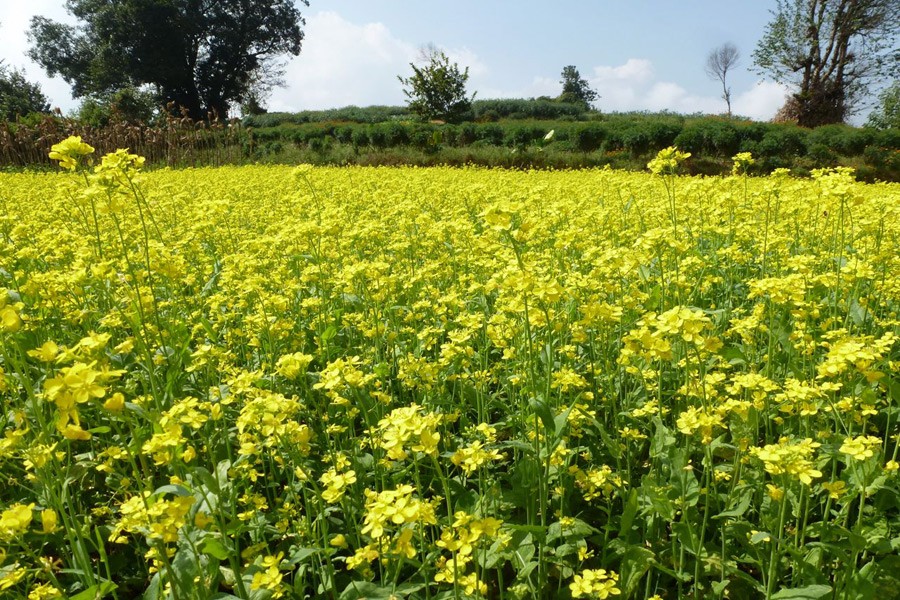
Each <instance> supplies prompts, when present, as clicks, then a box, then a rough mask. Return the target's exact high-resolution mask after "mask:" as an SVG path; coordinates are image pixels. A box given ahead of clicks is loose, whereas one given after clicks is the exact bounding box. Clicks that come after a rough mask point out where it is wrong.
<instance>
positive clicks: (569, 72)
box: [558, 65, 600, 109]
mask: <svg viewBox="0 0 900 600" xmlns="http://www.w3.org/2000/svg"><path fill="white" fill-rule="evenodd" d="M560 76H561V77H562V79H561V80H560V81H559V82H560V83H561V84H562V93H561V94H560V95H559V98H558V100H559V101H560V102H568V103H571V104H579V105H581V106H583V107H585V108H586V109H587V108H590V107H591V105H592V104H593V103H594V101H595V100H597V98H599V97H600V95H599V94H598V93H597V92H595V91H594V90H592V89H591V86H590V84H589V83H588V81H587V79H585V78H583V77H582V76H581V73H579V72H578V69H576V68H575V66H574V65H569V66H567V67H564V68H563V70H562V74H561V75H560Z"/></svg>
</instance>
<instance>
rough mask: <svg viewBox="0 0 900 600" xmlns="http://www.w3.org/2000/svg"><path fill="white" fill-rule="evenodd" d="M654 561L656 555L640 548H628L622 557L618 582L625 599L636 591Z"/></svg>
mask: <svg viewBox="0 0 900 600" xmlns="http://www.w3.org/2000/svg"><path fill="white" fill-rule="evenodd" d="M655 559H656V555H655V554H653V552H651V551H650V550H648V549H647V548H644V547H642V546H629V547H628V549H627V550H626V551H625V553H624V554H623V555H622V567H621V571H622V572H621V573H620V575H621V579H620V582H621V585H622V592H623V593H624V596H625V597H626V598H627V597H629V596H631V594H633V593H634V592H635V591H636V590H637V588H638V585H639V584H640V582H641V579H643V577H644V575H646V574H647V571H649V570H650V566H651V565H652V564H653V563H654V562H655Z"/></svg>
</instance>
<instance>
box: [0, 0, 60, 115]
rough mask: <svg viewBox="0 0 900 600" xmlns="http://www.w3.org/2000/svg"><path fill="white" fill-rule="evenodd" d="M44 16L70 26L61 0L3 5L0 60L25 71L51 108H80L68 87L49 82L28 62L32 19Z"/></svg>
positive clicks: (51, 80)
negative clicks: (29, 30)
mask: <svg viewBox="0 0 900 600" xmlns="http://www.w3.org/2000/svg"><path fill="white" fill-rule="evenodd" d="M35 15H41V16H44V17H47V18H50V19H53V20H54V21H62V22H64V23H71V22H72V19H71V17H70V16H69V15H68V13H66V11H65V7H64V5H63V3H62V2H59V0H29V1H28V2H18V1H5V2H0V39H2V40H3V48H2V51H0V52H2V54H0V59H2V60H3V64H4V65H5V66H7V67H11V68H17V69H23V70H24V71H25V74H26V77H27V78H28V79H29V80H30V81H34V82H36V83H39V84H40V86H41V89H42V91H43V92H44V95H46V96H47V97H48V98H49V100H50V104H51V105H52V106H58V107H60V108H62V109H63V110H66V111H67V110H69V109H71V108H74V107H75V106H76V105H77V102H76V101H75V100H73V99H72V92H71V88H70V87H69V85H68V84H67V83H66V82H65V81H63V80H62V79H61V78H59V77H54V78H52V79H51V78H50V77H47V74H46V73H45V72H44V70H43V69H42V68H41V67H40V66H38V65H37V64H36V63H34V62H32V61H31V60H29V59H28V57H27V56H26V55H25V53H26V52H27V51H28V26H29V23H30V21H31V17H33V16H35Z"/></svg>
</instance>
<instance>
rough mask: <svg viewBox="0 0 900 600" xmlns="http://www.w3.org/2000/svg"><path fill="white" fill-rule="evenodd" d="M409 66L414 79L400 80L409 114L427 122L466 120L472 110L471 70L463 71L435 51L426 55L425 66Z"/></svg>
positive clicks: (432, 49) (411, 64)
mask: <svg viewBox="0 0 900 600" xmlns="http://www.w3.org/2000/svg"><path fill="white" fill-rule="evenodd" d="M409 66H410V68H411V69H412V70H413V74H412V75H411V76H409V77H407V78H405V79H404V78H403V77H399V76H398V77H397V78H398V79H399V80H400V83H402V84H403V88H404V89H403V93H404V94H405V95H406V97H407V98H408V106H409V110H411V111H412V112H413V113H415V114H417V115H418V116H419V117H420V118H422V119H424V120H426V121H431V120H440V121H446V122H447V123H459V122H461V121H464V120H465V119H466V117H467V116H468V113H469V111H470V109H471V107H472V98H470V97H469V96H468V95H467V94H466V82H467V81H468V80H469V68H468V67H466V68H465V69H462V70H460V68H459V65H457V64H456V63H451V62H450V59H449V58H448V57H447V55H446V54H444V53H443V52H442V51H440V50H437V49H435V48H431V49H429V50H427V51H426V56H425V57H424V61H423V64H422V65H420V66H417V65H416V64H415V63H410V64H409ZM473 97H474V96H473Z"/></svg>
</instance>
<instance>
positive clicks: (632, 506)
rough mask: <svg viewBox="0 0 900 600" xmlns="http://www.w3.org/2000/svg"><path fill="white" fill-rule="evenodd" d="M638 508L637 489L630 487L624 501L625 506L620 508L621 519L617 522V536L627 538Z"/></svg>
mask: <svg viewBox="0 0 900 600" xmlns="http://www.w3.org/2000/svg"><path fill="white" fill-rule="evenodd" d="M637 509H638V491H637V490H636V489H634V488H631V491H630V492H628V499H627V500H626V501H625V507H624V508H623V509H622V520H621V522H620V523H619V537H620V538H628V536H629V534H630V533H631V526H632V525H633V524H634V517H635V515H637Z"/></svg>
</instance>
